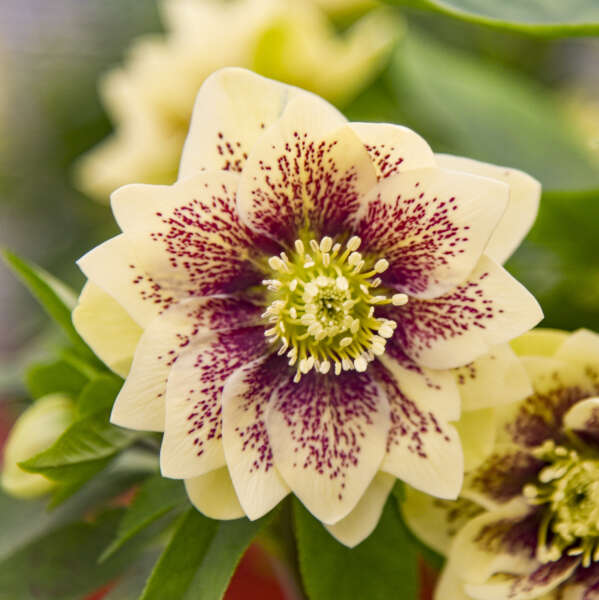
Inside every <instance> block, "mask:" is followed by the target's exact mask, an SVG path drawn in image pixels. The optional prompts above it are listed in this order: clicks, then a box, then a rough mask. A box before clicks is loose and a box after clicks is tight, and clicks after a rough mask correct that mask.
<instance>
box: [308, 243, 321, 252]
mask: <svg viewBox="0 0 599 600" xmlns="http://www.w3.org/2000/svg"><path fill="white" fill-rule="evenodd" d="M310 248H312V252H316V253H318V251H319V250H320V247H319V246H318V242H317V241H316V240H310Z"/></svg>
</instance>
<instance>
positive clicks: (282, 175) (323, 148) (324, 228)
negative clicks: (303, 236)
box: [247, 131, 362, 244]
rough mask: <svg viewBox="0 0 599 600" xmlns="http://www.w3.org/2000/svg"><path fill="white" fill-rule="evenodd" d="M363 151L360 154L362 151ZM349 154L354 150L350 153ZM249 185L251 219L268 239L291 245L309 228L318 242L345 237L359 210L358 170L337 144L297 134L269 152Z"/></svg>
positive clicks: (330, 140)
mask: <svg viewBox="0 0 599 600" xmlns="http://www.w3.org/2000/svg"><path fill="white" fill-rule="evenodd" d="M360 149H362V148H361V147H360ZM350 150H351V149H350ZM270 151H271V154H272V158H270V159H267V160H260V161H259V162H258V164H257V165H256V169H257V170H258V171H259V174H258V175H257V176H255V177H253V178H251V179H250V180H249V184H250V188H249V198H248V199H247V200H248V201H249V202H251V204H250V220H251V222H252V224H253V226H254V227H255V228H256V229H257V230H259V231H261V232H263V233H265V234H266V235H268V236H270V237H272V238H274V239H276V240H279V241H281V242H287V243H289V244H292V243H293V242H294V241H295V239H296V238H297V237H298V231H299V230H301V229H303V228H304V227H306V226H308V227H309V229H310V231H311V232H313V234H314V236H315V237H316V238H317V239H319V238H320V237H322V236H324V235H330V236H333V237H334V236H336V235H338V234H345V233H346V232H347V231H346V230H347V222H348V219H349V217H350V216H351V215H352V214H353V213H354V212H355V211H356V209H357V208H358V200H359V196H360V191H359V188H358V171H357V168H356V167H355V166H353V165H352V166H340V165H342V164H347V162H348V159H347V156H344V155H343V153H344V152H346V151H347V149H346V148H343V147H342V144H338V141H337V140H336V139H329V140H327V141H325V140H322V141H316V140H312V139H310V138H309V137H308V134H307V133H305V132H299V131H295V132H294V133H293V141H290V142H285V143H283V142H280V143H279V144H277V145H272V147H271V148H270Z"/></svg>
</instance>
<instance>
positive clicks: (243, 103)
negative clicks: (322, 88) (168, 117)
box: [179, 68, 345, 179]
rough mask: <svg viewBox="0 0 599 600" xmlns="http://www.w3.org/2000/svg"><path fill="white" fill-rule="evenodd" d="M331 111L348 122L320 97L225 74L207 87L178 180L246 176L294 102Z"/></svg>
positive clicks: (247, 75) (240, 72)
mask: <svg viewBox="0 0 599 600" xmlns="http://www.w3.org/2000/svg"><path fill="white" fill-rule="evenodd" d="M298 97H301V98H307V99H309V100H311V101H312V102H315V103H320V104H321V105H322V106H326V107H327V108H326V110H327V111H328V112H329V114H330V115H331V118H335V117H336V119H337V120H338V122H343V121H345V119H344V118H343V117H342V116H341V114H340V113H338V112H337V111H336V110H335V109H334V108H333V107H332V106H330V105H329V104H327V103H326V102H324V100H320V99H319V98H318V97H317V96H314V95H313V94H310V93H309V92H305V91H304V90H300V89H299V88H296V87H293V86H289V85H285V84H283V83H279V82H277V81H273V80H271V79H266V78H264V77H259V76H257V75H255V74H254V73H251V72H249V71H246V70H245V69H237V68H228V69H221V70H220V71H217V72H216V73H213V74H212V75H211V76H210V77H208V78H207V79H206V80H205V82H204V84H203V85H202V87H201V89H200V92H199V93H198V97H197V99H196V103H195V106H194V109H193V116H192V119H191V125H190V128H189V134H188V136H187V140H186V141H185V146H184V148H183V155H182V157H181V165H180V167H179V179H182V178H185V177H189V176H190V175H194V174H196V173H197V172H199V171H201V170H204V169H207V170H223V171H237V172H241V170H242V169H243V167H244V166H245V164H246V161H247V158H248V156H249V154H250V152H251V151H252V150H253V149H254V147H255V145H256V142H257V141H258V139H259V138H260V137H261V135H262V134H263V133H264V131H265V130H266V129H267V128H269V127H270V126H271V125H272V124H273V123H275V122H276V121H277V120H278V119H279V118H280V117H281V114H282V113H283V111H284V109H285V108H286V106H287V105H288V104H289V102H290V101H291V100H292V99H294V98H298Z"/></svg>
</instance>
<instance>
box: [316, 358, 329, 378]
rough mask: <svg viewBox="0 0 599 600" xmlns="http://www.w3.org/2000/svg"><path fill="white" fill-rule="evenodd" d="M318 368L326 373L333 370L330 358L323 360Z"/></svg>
mask: <svg viewBox="0 0 599 600" xmlns="http://www.w3.org/2000/svg"><path fill="white" fill-rule="evenodd" d="M318 370H319V371H320V372H321V373H322V374H323V375H326V374H327V373H328V372H329V371H330V370H331V363H330V362H329V361H328V360H323V361H322V362H321V363H320V365H319V366H318Z"/></svg>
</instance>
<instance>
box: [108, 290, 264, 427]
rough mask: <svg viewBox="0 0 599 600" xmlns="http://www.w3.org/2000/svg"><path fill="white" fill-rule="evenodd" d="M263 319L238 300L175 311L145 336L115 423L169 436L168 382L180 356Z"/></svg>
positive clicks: (199, 302) (194, 302)
mask: <svg viewBox="0 0 599 600" xmlns="http://www.w3.org/2000/svg"><path fill="white" fill-rule="evenodd" d="M260 313H261V309H260V308H259V307H257V306H254V305H253V304H250V303H249V302H245V301H243V300H237V299H235V298H217V297H212V298H201V299H191V300H186V301H184V302H180V303H178V304H175V305H174V306H171V308H169V309H168V310H166V311H165V312H164V313H163V314H162V315H160V316H159V317H157V318H156V319H154V321H152V322H151V323H150V324H149V325H148V327H147V329H146V330H145V331H144V333H143V335H142V337H141V339H140V341H139V344H138V346H137V350H136V352H135V358H134V360H133V365H132V367H131V372H130V373H129V376H128V377H127V379H126V381H125V384H124V385H123V387H122V389H121V391H120V393H119V395H118V396H117V399H116V401H115V403H114V407H113V409H112V415H111V417H110V420H111V421H112V422H113V423H115V424H116V425H120V426H121V427H129V428H131V429H143V430H147V431H164V417H165V392H166V382H167V379H168V376H169V372H170V370H171V368H172V367H173V365H174V364H175V362H176V360H177V358H178V357H179V355H180V354H181V353H182V352H185V350H186V349H187V348H189V347H190V346H192V345H193V343H194V339H200V338H202V337H203V336H206V335H207V334H209V333H210V332H212V331H219V330H231V329H237V328H240V327H247V326H250V325H255V324H256V323H257V322H258V321H259V319H260ZM113 341H114V340H113Z"/></svg>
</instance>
